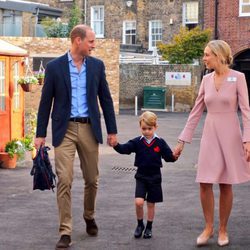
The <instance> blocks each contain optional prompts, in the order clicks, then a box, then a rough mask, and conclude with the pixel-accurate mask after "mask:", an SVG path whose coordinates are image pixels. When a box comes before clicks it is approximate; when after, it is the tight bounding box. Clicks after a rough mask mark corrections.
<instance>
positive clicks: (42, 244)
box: [0, 113, 250, 250]
mask: <svg viewBox="0 0 250 250" xmlns="http://www.w3.org/2000/svg"><path fill="white" fill-rule="evenodd" d="M158 115H159V129H158V131H157V133H158V135H159V136H161V137H163V138H164V139H165V140H166V141H167V142H168V144H169V145H170V146H171V147H174V146H175V144H176V139H177V136H178V134H179V133H180V132H181V129H182V128H183V126H184V124H185V121H186V119H187V116H188V114H183V113H158ZM203 120H204V117H203V119H202V121H201V123H200V124H199V126H198V127H197V130H196V133H195V136H194V139H193V142H192V144H191V145H186V147H185V149H184V152H183V154H182V156H181V157H180V159H179V160H178V161H177V162H176V163H164V167H163V169H162V175H163V185H162V186H163V192H164V202H163V203H159V204H157V206H156V216H155V220H154V223H153V238H152V239H134V238H133V232H134V229H135V226H136V218H135V211H134V210H135V209H134V187H135V181H134V174H135V168H134V167H133V161H134V155H129V156H127V155H119V154H118V153H116V152H115V151H114V150H113V149H112V148H110V147H108V146H107V145H106V144H104V145H101V147H100V184H99V191H98V196H97V211H96V221H97V223H98V226H99V235H98V237H89V236H88V235H87V234H86V231H85V223H84V221H83V219H82V207H83V205H82V203H83V197H82V193H83V181H82V177H81V172H80V167H79V160H78V158H77V157H76V160H75V168H74V177H75V178H74V183H73V188H72V197H73V202H72V204H73V205H72V210H73V222H74V224H73V233H72V239H73V245H72V247H71V248H70V249H71V250H90V249H93V250H103V249H107V250H137V249H138V250H149V249H154V250H164V249H166V250H191V249H197V247H196V245H195V242H196V237H197V236H198V234H199V233H200V232H201V231H202V229H203V225H204V224H203V216H202V211H201V207H200V201H199V186H198V184H197V183H195V174H196V168H195V165H196V161H197V155H198V151H199V142H200V137H201V130H202V123H203ZM117 123H118V129H119V136H118V138H119V141H120V142H126V141H127V140H129V139H130V138H133V137H135V136H138V135H139V132H140V131H139V127H138V117H135V116H133V115H132V114H129V113H126V114H121V115H119V116H117ZM103 131H104V137H106V133H105V131H106V130H105V127H104V126H103ZM50 138H51V137H50V133H49V136H48V139H47V141H48V145H50V143H51V139H50ZM208 154H209V152H208ZM211 157H213V156H212V155H211ZM50 158H51V161H52V162H53V150H51V152H50ZM31 166H32V162H31V161H30V160H28V159H27V161H25V162H22V163H20V164H19V166H18V167H17V168H16V169H14V170H5V169H0V187H1V188H0V250H19V249H20V250H53V249H54V248H55V243H56V242H57V240H58V239H59V235H58V231H57V230H58V215H57V206H56V193H53V192H51V191H44V192H42V191H32V177H31V176H30V174H29V173H30V169H31ZM214 190H215V196H216V204H215V206H216V208H215V236H214V238H213V239H211V241H210V243H209V245H208V246H206V247H202V249H221V248H220V247H218V246H217V243H216V242H217V235H218V234H217V229H218V186H217V185H215V186H214ZM234 194H235V199H234V206H233V210H232V215H231V217H230V222H229V227H228V229H229V235H230V245H229V246H228V247H224V249H228V250H229V249H230V250H231V249H234V250H241V249H250V234H249V232H250V217H249V215H250V199H249V197H250V183H246V184H243V185H236V186H234Z"/></svg>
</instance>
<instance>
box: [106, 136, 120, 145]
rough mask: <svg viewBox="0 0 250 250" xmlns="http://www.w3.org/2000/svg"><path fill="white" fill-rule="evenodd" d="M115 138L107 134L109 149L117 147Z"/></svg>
mask: <svg viewBox="0 0 250 250" xmlns="http://www.w3.org/2000/svg"><path fill="white" fill-rule="evenodd" d="M117 143H118V142H117V136H116V134H108V137H107V144H108V145H109V146H110V147H114V146H116V145H117Z"/></svg>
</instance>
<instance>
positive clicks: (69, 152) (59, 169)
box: [55, 122, 99, 235]
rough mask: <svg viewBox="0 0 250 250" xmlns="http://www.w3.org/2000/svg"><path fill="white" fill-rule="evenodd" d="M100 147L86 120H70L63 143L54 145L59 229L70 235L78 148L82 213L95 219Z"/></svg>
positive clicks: (62, 232) (87, 217)
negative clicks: (82, 193) (72, 190)
mask: <svg viewBox="0 0 250 250" xmlns="http://www.w3.org/2000/svg"><path fill="white" fill-rule="evenodd" d="M98 149H99V144H98V143H97V141H96V139H95V138H94V135H93V133H92V130H91V125H90V124H87V123H84V124H83V123H78V122H69V126H68V129H67V132H66V134H65V137H64V139H63V141H62V143H61V144H60V145H59V146H58V147H56V148H55V168H56V174H57V176H58V183H57V204H58V210H59V221H60V226H59V232H60V234H61V235H63V234H66V235H71V232H72V213H71V187H72V182H73V163H74V158H75V153H76V151H77V153H78V155H79V158H80V166H81V170H82V176H83V179H84V182H85V187H84V199H83V201H84V203H83V207H84V212H83V217H84V218H86V219H93V218H94V212H95V202H96V192H97V187H98V178H99V170H98V155H99V153H98Z"/></svg>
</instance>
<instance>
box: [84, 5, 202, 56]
mask: <svg viewBox="0 0 250 250" xmlns="http://www.w3.org/2000/svg"><path fill="white" fill-rule="evenodd" d="M85 2H86V3H85V4H86V5H85V6H86V11H85V14H86V16H85V20H86V23H87V24H88V25H91V27H92V28H93V29H94V30H95V32H96V34H97V37H100V38H115V39H119V40H120V41H121V50H123V51H124V50H125V51H132V52H143V51H152V50H153V48H154V47H155V46H156V42H157V41H163V42H164V43H167V42H170V41H171V39H172V37H173V34H175V33H178V31H179V29H180V26H182V25H183V26H187V27H189V28H192V27H195V26H197V25H201V26H203V22H202V20H203V0H158V1H150V0H133V1H126V0H116V1H114V0H88V1H85Z"/></svg>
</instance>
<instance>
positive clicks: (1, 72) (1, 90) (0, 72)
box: [0, 61, 6, 111]
mask: <svg viewBox="0 0 250 250" xmlns="http://www.w3.org/2000/svg"><path fill="white" fill-rule="evenodd" d="M5 109H6V96H5V64H4V62H3V61H0V111H5Z"/></svg>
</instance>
